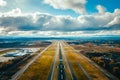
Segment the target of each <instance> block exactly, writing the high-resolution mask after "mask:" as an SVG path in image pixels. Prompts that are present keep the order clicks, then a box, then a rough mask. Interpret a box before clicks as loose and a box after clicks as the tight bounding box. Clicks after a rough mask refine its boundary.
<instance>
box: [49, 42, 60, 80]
mask: <svg viewBox="0 0 120 80" xmlns="http://www.w3.org/2000/svg"><path fill="white" fill-rule="evenodd" d="M56 44H57V49H56V54H55V56H54V60H53V64H52V66H51V69H50V73H49V76H48V80H53V75H54V71H55V68H56V60H57V55H58V53H59V42H57V43H56Z"/></svg>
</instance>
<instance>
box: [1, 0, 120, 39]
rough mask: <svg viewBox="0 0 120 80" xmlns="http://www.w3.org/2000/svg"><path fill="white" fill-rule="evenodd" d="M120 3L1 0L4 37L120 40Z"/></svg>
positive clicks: (111, 0)
mask: <svg viewBox="0 0 120 80" xmlns="http://www.w3.org/2000/svg"><path fill="white" fill-rule="evenodd" d="M119 4H120V0H0V36H18V37H19V36H22V37H47V36H55V37H61V36H64V37H66V36H116V35H117V36H120V5H119Z"/></svg>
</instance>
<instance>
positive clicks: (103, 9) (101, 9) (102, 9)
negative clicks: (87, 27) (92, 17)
mask: <svg viewBox="0 0 120 80" xmlns="http://www.w3.org/2000/svg"><path fill="white" fill-rule="evenodd" d="M96 9H97V10H98V13H99V14H104V13H105V11H106V8H105V7H104V6H102V5H97V6H96Z"/></svg>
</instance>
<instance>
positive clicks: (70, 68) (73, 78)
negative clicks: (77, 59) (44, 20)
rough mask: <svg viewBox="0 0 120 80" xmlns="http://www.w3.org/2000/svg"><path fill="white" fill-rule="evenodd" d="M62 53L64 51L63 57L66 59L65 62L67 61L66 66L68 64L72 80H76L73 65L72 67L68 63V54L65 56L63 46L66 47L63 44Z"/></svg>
mask: <svg viewBox="0 0 120 80" xmlns="http://www.w3.org/2000/svg"><path fill="white" fill-rule="evenodd" d="M60 45H61V51H62V53H63V56H64V58H65V61H66V64H67V66H68V69H69V72H70V75H71V79H72V80H76V77H75V74H74V72H73V70H72V67H71V65H70V63H69V61H68V58H67V56H66V54H65V51H64V47H63V45H65V44H64V43H63V42H61V44H60Z"/></svg>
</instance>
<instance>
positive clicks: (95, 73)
mask: <svg viewBox="0 0 120 80" xmlns="http://www.w3.org/2000/svg"><path fill="white" fill-rule="evenodd" d="M67 50H68V49H67ZM69 50H71V48H70V47H69ZM66 54H67V56H68V59H69V61H70V63H71V65H72V67H73V70H74V72H75V75H77V76H78V77H79V76H80V75H82V74H80V73H78V70H77V69H74V68H77V65H75V64H74V63H76V62H79V63H80V64H81V65H82V66H83V68H84V69H85V70H86V71H87V72H88V74H89V75H90V76H91V77H92V79H93V80H108V78H106V77H105V76H104V75H103V74H102V72H101V71H100V70H98V69H97V68H96V67H95V66H93V65H92V64H91V63H89V61H88V60H86V59H85V58H84V57H83V55H79V54H77V53H76V52H75V51H73V52H67V53H66ZM78 74H80V75H78ZM77 76H76V77H77Z"/></svg>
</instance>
